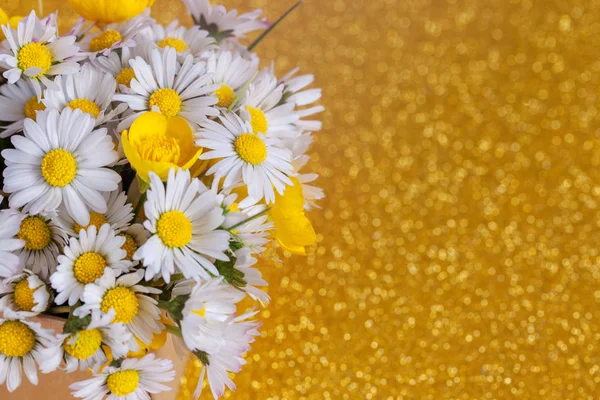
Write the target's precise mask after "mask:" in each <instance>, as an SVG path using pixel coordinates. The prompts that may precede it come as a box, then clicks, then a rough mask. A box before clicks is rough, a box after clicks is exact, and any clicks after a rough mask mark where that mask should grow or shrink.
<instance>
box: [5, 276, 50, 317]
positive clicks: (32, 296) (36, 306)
mask: <svg viewBox="0 0 600 400" xmlns="http://www.w3.org/2000/svg"><path fill="white" fill-rule="evenodd" d="M3 286H4V288H3V290H0V294H4V296H3V297H2V299H1V300H0V309H1V310H7V309H8V310H11V311H13V312H14V314H15V316H17V317H18V318H27V317H33V316H35V315H37V314H39V313H41V312H44V311H46V309H47V308H48V306H49V305H50V289H49V288H48V285H46V283H45V282H44V281H42V280H41V279H40V278H39V277H38V276H37V275H35V274H32V273H31V272H29V271H25V272H24V273H22V274H18V275H15V276H13V277H11V278H9V279H6V280H5V281H4V282H3Z"/></svg>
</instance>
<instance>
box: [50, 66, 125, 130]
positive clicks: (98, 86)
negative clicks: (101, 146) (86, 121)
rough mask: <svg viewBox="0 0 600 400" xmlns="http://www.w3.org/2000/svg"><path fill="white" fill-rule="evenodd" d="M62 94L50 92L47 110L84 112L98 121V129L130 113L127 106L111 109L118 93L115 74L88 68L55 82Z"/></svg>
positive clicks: (52, 90)
mask: <svg viewBox="0 0 600 400" xmlns="http://www.w3.org/2000/svg"><path fill="white" fill-rule="evenodd" d="M54 82H55V83H56V85H57V86H58V87H59V89H58V90H54V89H46V90H45V91H44V99H43V100H42V103H44V105H45V106H46V108H47V109H54V110H58V111H62V110H64V109H65V108H70V109H72V110H76V109H80V110H81V111H83V112H84V113H87V114H89V115H91V116H92V117H94V118H95V119H96V125H100V124H103V123H105V122H108V121H110V120H112V119H114V118H115V117H117V116H118V115H119V114H121V113H122V112H123V111H125V110H126V109H127V106H126V105H125V104H121V105H120V106H118V107H116V108H114V109H111V102H112V99H113V96H114V95H115V91H116V90H117V81H116V80H115V78H113V76H112V75H111V74H108V73H104V72H102V71H99V70H98V69H96V68H95V67H94V66H92V65H91V64H85V65H84V66H83V67H81V70H80V71H79V72H77V73H75V74H72V75H69V76H65V77H61V76H58V77H57V78H56V80H55V81H54Z"/></svg>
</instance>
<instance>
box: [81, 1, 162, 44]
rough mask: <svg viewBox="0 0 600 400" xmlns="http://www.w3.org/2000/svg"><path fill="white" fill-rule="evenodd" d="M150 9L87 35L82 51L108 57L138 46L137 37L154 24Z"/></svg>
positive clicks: (82, 42) (83, 41)
mask: <svg viewBox="0 0 600 400" xmlns="http://www.w3.org/2000/svg"><path fill="white" fill-rule="evenodd" d="M152 21H153V20H152V18H150V9H149V8H147V9H146V10H144V12H143V13H142V14H140V15H138V16H136V17H133V18H131V19H129V20H127V21H125V22H122V23H112V24H108V25H105V26H103V27H102V29H101V30H99V31H97V32H89V33H88V34H87V35H85V37H84V39H83V40H82V41H81V43H80V45H81V46H82V50H83V51H85V52H87V53H92V55H96V54H103V55H108V54H110V53H111V52H112V51H113V50H117V49H123V48H126V47H135V46H136V40H135V38H136V36H137V35H140V34H141V33H142V32H144V31H145V30H146V29H148V27H149V26H150V25H151V24H152Z"/></svg>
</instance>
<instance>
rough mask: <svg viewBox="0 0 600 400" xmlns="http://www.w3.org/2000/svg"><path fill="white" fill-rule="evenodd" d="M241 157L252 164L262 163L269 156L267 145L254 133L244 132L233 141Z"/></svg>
mask: <svg viewBox="0 0 600 400" xmlns="http://www.w3.org/2000/svg"><path fill="white" fill-rule="evenodd" d="M233 147H234V148H235V151H236V153H237V154H238V155H239V156H240V158H241V159H242V160H244V161H246V162H247V163H250V164H252V165H258V164H261V163H262V162H263V161H265V160H266V158H267V146H266V145H265V142H263V141H262V139H261V138H259V137H258V136H256V135H254V134H252V133H242V134H241V135H240V136H238V137H237V139H235V142H234V143H233Z"/></svg>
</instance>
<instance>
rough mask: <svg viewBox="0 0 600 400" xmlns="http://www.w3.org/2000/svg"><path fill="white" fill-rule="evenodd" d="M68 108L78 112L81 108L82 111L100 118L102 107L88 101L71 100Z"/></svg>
mask: <svg viewBox="0 0 600 400" xmlns="http://www.w3.org/2000/svg"><path fill="white" fill-rule="evenodd" d="M67 106H68V107H70V108H71V110H77V109H78V108H79V109H80V110H81V111H83V112H84V113H88V114H90V115H91V116H92V117H94V118H98V114H100V107H98V105H97V104H96V103H94V102H93V101H91V100H88V99H75V100H71V101H70V102H69V104H67Z"/></svg>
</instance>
